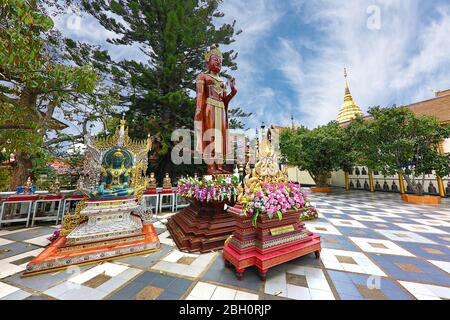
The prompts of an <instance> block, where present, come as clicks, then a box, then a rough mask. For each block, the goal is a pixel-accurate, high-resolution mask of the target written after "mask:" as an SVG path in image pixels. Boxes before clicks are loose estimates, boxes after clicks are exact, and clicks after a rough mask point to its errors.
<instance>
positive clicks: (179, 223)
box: [167, 199, 236, 253]
mask: <svg viewBox="0 0 450 320" xmlns="http://www.w3.org/2000/svg"><path fill="white" fill-rule="evenodd" d="M190 202H191V204H190V205H189V207H186V208H184V209H183V210H181V211H180V212H179V213H177V214H176V215H174V216H172V217H171V218H170V219H169V221H168V222H167V229H168V230H169V232H170V235H171V237H172V239H173V240H174V241H175V243H176V245H177V247H178V249H179V250H181V251H187V252H201V253H203V252H209V251H213V250H219V249H222V248H223V246H224V243H225V240H226V239H227V238H228V237H229V236H230V235H231V234H232V233H233V231H234V229H235V225H236V221H235V220H234V218H233V216H232V215H231V214H230V213H228V212H227V211H226V209H225V205H230V203H228V204H227V202H225V201H214V202H199V201H197V200H192V199H190Z"/></svg>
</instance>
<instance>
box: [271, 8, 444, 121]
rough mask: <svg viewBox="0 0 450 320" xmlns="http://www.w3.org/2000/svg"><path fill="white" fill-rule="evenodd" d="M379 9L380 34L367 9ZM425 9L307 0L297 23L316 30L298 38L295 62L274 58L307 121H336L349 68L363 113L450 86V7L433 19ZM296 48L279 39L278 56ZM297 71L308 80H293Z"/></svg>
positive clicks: (439, 10) (422, 97)
mask: <svg viewBox="0 0 450 320" xmlns="http://www.w3.org/2000/svg"><path fill="white" fill-rule="evenodd" d="M374 4H375V5H377V6H379V8H380V10H381V11H380V12H381V24H380V27H381V28H380V29H379V30H371V29H369V28H367V19H368V18H369V17H370V15H369V14H368V13H367V8H368V7H369V6H370V5H374ZM426 5H428V4H426V3H424V2H419V1H417V0H411V1H400V0H390V1H374V0H367V1H325V0H323V1H314V2H312V1H311V2H306V3H304V4H303V6H302V11H301V12H300V16H299V19H302V21H303V22H304V23H306V24H307V25H308V26H309V27H312V28H313V30H315V32H312V33H308V34H306V35H304V34H302V35H301V36H299V37H298V43H299V44H298V46H301V47H300V48H297V49H296V50H297V55H298V57H297V58H295V59H290V60H286V59H285V57H284V56H283V55H281V56H280V55H274V56H273V59H274V63H276V64H279V65H280V69H281V71H282V74H283V75H284V76H285V77H286V79H287V80H289V81H291V88H292V89H294V91H295V93H296V97H293V101H294V103H297V104H298V111H299V112H301V113H304V114H305V117H304V118H303V119H302V122H303V123H304V124H306V125H308V126H310V127H312V126H316V125H319V124H324V123H326V122H328V121H330V120H334V119H336V116H337V113H338V112H339V108H340V105H341V103H342V99H343V92H344V80H343V68H344V67H345V66H346V67H348V69H349V80H350V87H351V91H352V93H353V97H354V98H355V100H356V101H357V102H358V103H359V104H360V106H361V107H362V108H363V109H364V110H367V108H368V107H370V106H373V105H390V104H393V103H397V104H405V103H409V102H414V101H417V100H418V99H425V98H429V97H431V93H430V92H429V90H428V88H437V89H445V86H448V78H449V72H450V54H449V53H450V42H449V41H448V34H450V19H449V6H448V5H447V6H444V7H439V8H438V9H437V12H438V13H439V14H438V15H437V17H436V18H435V19H434V20H431V22H430V16H428V15H427V19H425V18H424V15H423V12H426V11H427V9H425V8H424V6H426ZM299 33H301V30H299ZM293 43H297V42H296V41H295V39H290V40H289V41H287V40H286V39H280V43H279V44H278V48H279V49H278V51H281V50H285V51H286V52H289V51H291V50H292V49H293V48H294V46H293ZM302 43H303V45H302ZM290 55H291V56H295V55H293V54H292V53H290ZM296 69H299V70H300V69H301V70H302V71H303V73H301V72H296V73H297V74H298V75H299V77H302V78H301V79H294V80H292V75H291V74H290V71H291V70H292V71H295V70H296ZM445 79H447V80H446V82H445ZM287 116H288V115H286V117H287Z"/></svg>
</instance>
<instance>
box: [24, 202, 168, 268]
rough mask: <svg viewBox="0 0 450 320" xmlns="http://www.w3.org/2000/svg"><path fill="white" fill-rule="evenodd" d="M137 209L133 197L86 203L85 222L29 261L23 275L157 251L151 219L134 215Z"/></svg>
mask: <svg viewBox="0 0 450 320" xmlns="http://www.w3.org/2000/svg"><path fill="white" fill-rule="evenodd" d="M137 209H138V206H137V204H136V199H135V198H115V199H102V200H86V202H85V203H84V208H83V209H81V211H80V213H79V217H80V219H83V220H86V221H84V222H82V223H80V224H78V225H77V226H76V227H75V228H74V229H73V230H72V231H71V232H70V233H69V234H67V235H65V236H64V235H63V236H60V237H59V238H58V239H57V240H56V241H55V242H53V243H52V244H51V245H50V246H49V247H47V248H46V249H45V250H44V251H43V252H42V253H41V254H40V255H39V256H37V257H36V258H35V259H33V260H31V261H30V263H29V264H28V266H27V269H26V271H25V272H24V274H23V275H24V276H30V275H34V274H38V273H44V272H53V271H55V270H58V269H63V268H67V267H69V266H73V265H84V264H89V263H94V262H99V261H102V260H110V259H116V258H121V257H125V256H129V255H134V254H142V253H148V252H152V251H156V250H159V249H160V246H161V245H160V242H159V239H158V235H157V233H156V231H155V229H154V227H153V225H152V224H151V223H150V219H147V218H148V217H142V216H137V215H135V214H134V212H136V210H137ZM69 218H70V217H69Z"/></svg>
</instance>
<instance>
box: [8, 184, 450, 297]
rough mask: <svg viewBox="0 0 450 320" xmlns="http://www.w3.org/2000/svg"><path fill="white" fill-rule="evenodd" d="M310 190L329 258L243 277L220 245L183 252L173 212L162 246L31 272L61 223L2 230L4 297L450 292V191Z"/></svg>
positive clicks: (314, 226)
mask: <svg viewBox="0 0 450 320" xmlns="http://www.w3.org/2000/svg"><path fill="white" fill-rule="evenodd" d="M310 198H311V201H312V203H313V205H315V206H316V207H317V209H318V211H319V213H320V215H319V219H318V220H316V221H311V222H307V227H308V228H309V229H310V230H311V231H313V232H316V233H318V234H320V235H321V237H322V247H323V249H322V255H321V259H320V260H318V259H315V257H314V254H311V255H308V256H305V257H302V258H299V259H296V260H293V261H291V262H289V263H286V264H284V265H281V266H278V267H276V268H273V269H270V270H269V272H268V274H267V281H266V283H263V282H261V281H260V280H259V277H258V274H257V270H256V269H253V268H250V269H248V270H246V271H245V274H244V278H243V280H242V281H238V280H237V279H236V277H235V276H234V274H233V271H232V270H230V269H226V268H224V266H223V262H222V259H221V252H213V253H208V254H201V255H199V254H187V253H183V252H180V251H178V250H177V248H176V246H175V245H174V242H173V240H172V239H171V237H170V234H169V233H168V232H167V230H166V228H165V223H166V222H167V217H168V215H166V216H160V217H159V219H158V220H157V221H156V220H155V222H154V226H155V228H156V230H157V232H158V234H159V236H160V240H161V243H162V249H161V250H160V251H158V252H156V253H151V254H147V255H142V256H133V257H127V258H124V259H118V260H115V261H110V262H106V263H102V264H97V265H90V266H83V267H80V268H78V267H75V268H71V269H68V270H65V271H59V272H55V273H50V274H43V275H38V276H34V277H29V278H21V277H20V274H21V273H22V272H23V270H24V269H25V266H26V265H27V263H28V261H30V260H31V259H33V257H35V256H36V255H38V254H39V253H40V252H41V251H42V250H43V248H44V247H45V246H46V245H47V244H48V241H47V240H46V238H47V237H48V236H49V235H50V234H52V233H53V231H54V230H55V227H54V226H39V227H35V228H28V229H17V228H14V229H2V230H0V299H14V300H17V299H69V300H70V299H77V300H81V299H113V300H117V299H133V300H136V299H137V300H142V299H145V300H148V299H171V300H172V299H187V300H215V299H220V300H240V299H245V300H256V299H302V300H311V299H312V300H334V299H350V300H359V299H370V300H373V299H395V300H409V299H427V300H433V299H450V275H449V272H450V199H444V201H443V203H442V204H441V205H440V206H421V205H411V204H406V203H403V202H402V201H401V200H400V199H399V196H398V195H397V194H390V193H374V194H372V193H368V192H364V191H351V192H348V193H347V192H344V191H341V190H336V191H335V192H334V193H333V194H330V195H324V194H320V195H316V194H312V195H311V196H310ZM169 215H170V214H169Z"/></svg>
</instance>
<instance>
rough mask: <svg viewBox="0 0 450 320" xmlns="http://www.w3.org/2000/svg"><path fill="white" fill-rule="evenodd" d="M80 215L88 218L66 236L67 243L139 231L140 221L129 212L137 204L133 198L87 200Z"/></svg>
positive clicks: (114, 236) (108, 237) (140, 228)
mask: <svg viewBox="0 0 450 320" xmlns="http://www.w3.org/2000/svg"><path fill="white" fill-rule="evenodd" d="M85 203H86V207H85V208H84V209H82V210H81V212H80V215H81V216H85V217H87V218H88V221H87V222H86V223H83V224H81V225H79V226H78V227H76V228H75V229H74V230H73V231H72V232H71V233H70V234H69V235H68V236H67V241H66V243H67V244H81V243H87V242H92V241H99V240H105V239H115V238H120V237H125V236H132V235H137V234H140V233H141V230H142V221H141V219H140V218H139V217H137V216H132V215H131V212H133V211H136V210H137V208H138V205H137V204H136V201H135V199H134V198H130V199H112V200H87V201H86V202H85Z"/></svg>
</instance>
